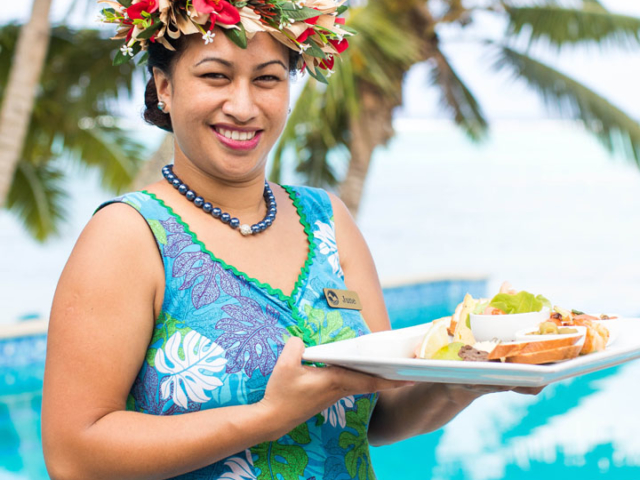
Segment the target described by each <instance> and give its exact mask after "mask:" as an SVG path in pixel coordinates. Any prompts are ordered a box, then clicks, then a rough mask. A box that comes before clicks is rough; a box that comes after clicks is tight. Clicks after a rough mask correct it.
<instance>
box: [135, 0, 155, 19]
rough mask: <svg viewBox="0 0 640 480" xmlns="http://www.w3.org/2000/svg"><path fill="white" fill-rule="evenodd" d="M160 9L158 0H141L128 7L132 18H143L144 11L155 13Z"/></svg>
mask: <svg viewBox="0 0 640 480" xmlns="http://www.w3.org/2000/svg"><path fill="white" fill-rule="evenodd" d="M157 10H158V0H141V1H140V2H138V3H135V4H133V5H131V6H130V7H129V8H127V15H128V16H129V18H130V19H132V20H137V19H140V18H143V16H142V12H147V13H153V12H155V11H157Z"/></svg>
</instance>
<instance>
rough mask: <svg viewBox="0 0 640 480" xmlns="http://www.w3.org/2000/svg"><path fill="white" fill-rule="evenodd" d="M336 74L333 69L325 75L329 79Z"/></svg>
mask: <svg viewBox="0 0 640 480" xmlns="http://www.w3.org/2000/svg"><path fill="white" fill-rule="evenodd" d="M334 73H336V72H335V71H333V70H331V69H327V74H326V75H325V76H326V77H327V78H329V77H330V76H331V75H333V74H334Z"/></svg>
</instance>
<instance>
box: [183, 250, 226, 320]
mask: <svg viewBox="0 0 640 480" xmlns="http://www.w3.org/2000/svg"><path fill="white" fill-rule="evenodd" d="M217 268H219V267H218V265H217V264H214V263H213V261H212V260H211V257H210V256H209V255H208V254H206V253H203V252H184V253H181V254H180V255H179V256H178V257H177V258H176V261H175V262H174V264H173V272H172V274H173V276H174V277H177V278H179V277H184V279H183V282H182V285H181V286H180V290H186V289H188V288H191V287H193V285H194V283H195V282H196V280H197V279H200V282H198V284H197V285H196V286H195V287H193V290H191V301H192V302H193V306H194V307H196V309H199V308H202V307H204V306H205V305H210V304H212V303H213V302H215V301H216V300H217V299H218V298H220V289H219V288H218V284H217V283H216V277H215V272H216V269H217Z"/></svg>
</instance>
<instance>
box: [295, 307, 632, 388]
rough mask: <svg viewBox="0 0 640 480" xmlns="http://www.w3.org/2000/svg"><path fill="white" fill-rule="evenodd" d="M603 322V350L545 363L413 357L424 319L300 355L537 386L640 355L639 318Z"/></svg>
mask: <svg viewBox="0 0 640 480" xmlns="http://www.w3.org/2000/svg"><path fill="white" fill-rule="evenodd" d="M602 323H603V324H605V325H606V326H607V327H608V328H609V330H610V332H611V334H612V337H613V338H615V341H614V342H610V344H609V345H608V346H607V348H606V350H604V351H602V352H596V353H591V354H589V355H584V356H581V357H578V358H574V359H572V360H567V361H564V362H558V363H553V364H548V365H526V364H517V363H497V362H462V361H460V362H456V361H449V360H422V359H420V360H419V359H416V358H412V357H413V352H414V350H415V348H416V346H417V345H418V344H419V343H420V342H421V341H422V338H423V336H424V333H425V332H426V330H427V329H428V328H429V324H428V323H426V324H423V325H417V326H415V327H409V328H402V329H399V330H391V331H387V332H378V333H372V334H370V335H364V336H362V337H358V338H354V339H352V340H344V341H341V342H335V343H328V344H324V345H318V346H315V347H309V348H307V349H306V350H305V352H304V354H303V356H302V358H303V359H304V360H306V361H309V362H320V363H326V364H330V365H339V366H342V367H346V368H349V369H351V370H357V371H360V372H366V373H369V374H372V375H376V376H379V377H383V378H388V379H394V380H408V381H417V382H438V383H464V384H469V385H508V386H516V387H538V386H543V385H547V384H549V383H552V382H557V381H558V380H563V379H565V378H570V377H575V376H578V375H584V374H586V373H590V372H595V371H596V370H602V369H604V368H609V367H613V366H615V365H619V364H621V363H624V362H628V361H630V360H633V359H635V358H640V319H636V318H624V319H616V320H607V321H605V322H602Z"/></svg>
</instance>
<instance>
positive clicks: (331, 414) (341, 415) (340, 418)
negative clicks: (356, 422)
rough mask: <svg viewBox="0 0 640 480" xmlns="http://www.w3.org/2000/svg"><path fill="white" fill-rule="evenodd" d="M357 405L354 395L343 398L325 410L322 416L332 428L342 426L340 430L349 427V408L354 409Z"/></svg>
mask: <svg viewBox="0 0 640 480" xmlns="http://www.w3.org/2000/svg"><path fill="white" fill-rule="evenodd" d="M354 405H355V398H354V397H353V395H349V396H348V397H344V398H341V399H340V400H338V401H337V402H336V403H335V404H334V405H331V406H330V407H329V408H327V409H326V410H324V411H323V412H322V413H321V415H322V416H323V417H324V421H325V422H326V421H328V422H329V423H330V424H331V426H333V427H335V426H336V424H339V425H340V428H344V427H345V426H346V425H347V414H346V409H347V408H353V406H354Z"/></svg>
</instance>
